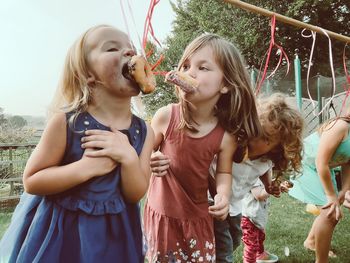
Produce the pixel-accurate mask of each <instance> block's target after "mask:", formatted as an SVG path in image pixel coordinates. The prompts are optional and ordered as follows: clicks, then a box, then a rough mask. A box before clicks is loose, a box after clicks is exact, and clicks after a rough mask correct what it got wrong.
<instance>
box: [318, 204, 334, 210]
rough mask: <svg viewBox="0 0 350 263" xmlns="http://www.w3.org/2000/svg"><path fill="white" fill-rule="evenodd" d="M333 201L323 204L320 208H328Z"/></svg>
mask: <svg viewBox="0 0 350 263" xmlns="http://www.w3.org/2000/svg"><path fill="white" fill-rule="evenodd" d="M332 204H333V203H328V204H325V205H324V206H322V207H321V208H322V209H327V208H329V207H330V206H331V205H332Z"/></svg>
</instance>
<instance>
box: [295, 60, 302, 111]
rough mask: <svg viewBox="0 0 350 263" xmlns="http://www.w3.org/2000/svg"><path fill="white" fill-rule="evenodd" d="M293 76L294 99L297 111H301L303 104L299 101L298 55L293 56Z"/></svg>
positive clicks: (299, 72) (299, 76) (299, 69)
mask: <svg viewBox="0 0 350 263" xmlns="http://www.w3.org/2000/svg"><path fill="white" fill-rule="evenodd" d="M294 76H295V97H296V100H297V106H298V109H299V110H300V111H301V110H302V108H303V102H302V99H301V66H300V59H299V57H298V54H295V59H294Z"/></svg>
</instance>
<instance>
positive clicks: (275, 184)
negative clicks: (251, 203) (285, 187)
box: [265, 180, 281, 197]
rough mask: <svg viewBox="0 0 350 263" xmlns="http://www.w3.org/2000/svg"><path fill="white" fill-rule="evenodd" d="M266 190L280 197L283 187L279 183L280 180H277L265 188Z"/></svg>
mask: <svg viewBox="0 0 350 263" xmlns="http://www.w3.org/2000/svg"><path fill="white" fill-rule="evenodd" d="M265 190H266V192H267V193H269V194H270V195H273V196H274V197H280V196H281V187H280V184H279V181H278V180H277V181H276V180H275V181H273V182H272V183H271V184H270V185H269V187H267V188H265Z"/></svg>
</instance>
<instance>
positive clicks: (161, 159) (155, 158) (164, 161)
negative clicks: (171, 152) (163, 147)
mask: <svg viewBox="0 0 350 263" xmlns="http://www.w3.org/2000/svg"><path fill="white" fill-rule="evenodd" d="M169 167H170V159H169V157H168V156H166V155H164V154H163V153H161V152H160V151H157V152H154V153H152V156H151V170H152V174H153V175H154V176H164V175H166V174H168V169H169Z"/></svg>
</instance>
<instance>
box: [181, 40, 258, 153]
mask: <svg viewBox="0 0 350 263" xmlns="http://www.w3.org/2000/svg"><path fill="white" fill-rule="evenodd" d="M205 46H209V47H210V48H211V49H212V50H213V52H214V56H215V59H216V63H217V64H218V65H219V67H220V69H221V70H222V72H223V75H224V85H225V86H226V87H227V88H228V89H229V92H228V93H226V94H222V95H221V97H220V98H219V100H218V102H217V104H216V107H215V115H216V116H217V118H218V120H219V124H220V125H221V126H222V127H223V128H224V129H225V130H226V131H227V132H229V133H231V134H234V135H236V136H237V138H238V143H239V145H240V146H242V147H243V148H244V149H246V146H247V141H248V139H249V138H252V137H257V136H259V135H261V133H262V128H261V125H260V122H259V119H258V114H257V109H256V102H255V96H254V93H253V91H252V88H251V83H250V78H249V75H248V72H247V70H246V68H245V62H244V60H243V58H242V56H241V54H240V52H239V51H238V49H237V48H236V47H235V46H234V45H233V44H232V43H230V42H228V41H227V40H225V39H223V38H221V37H220V36H218V35H215V34H203V35H201V36H199V37H197V38H196V39H194V40H193V41H192V42H191V43H190V44H189V45H188V46H187V47H186V49H185V51H184V53H183V55H182V57H181V59H180V61H179V65H178V69H179V70H181V68H182V67H183V64H184V62H185V61H186V60H187V59H188V58H189V57H190V56H191V55H192V54H193V53H195V52H196V51H197V50H199V49H201V48H203V47H205ZM177 94H178V97H179V100H180V105H181V121H180V124H179V128H180V129H183V128H185V127H186V128H188V129H189V130H192V131H197V130H196V129H195V127H194V126H193V124H195V121H194V120H193V119H192V117H191V112H190V108H189V102H188V101H186V100H184V99H183V98H182V97H181V96H179V92H178V91H177ZM243 152H244V151H243ZM242 157H243V156H242ZM239 159H240V158H239Z"/></svg>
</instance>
